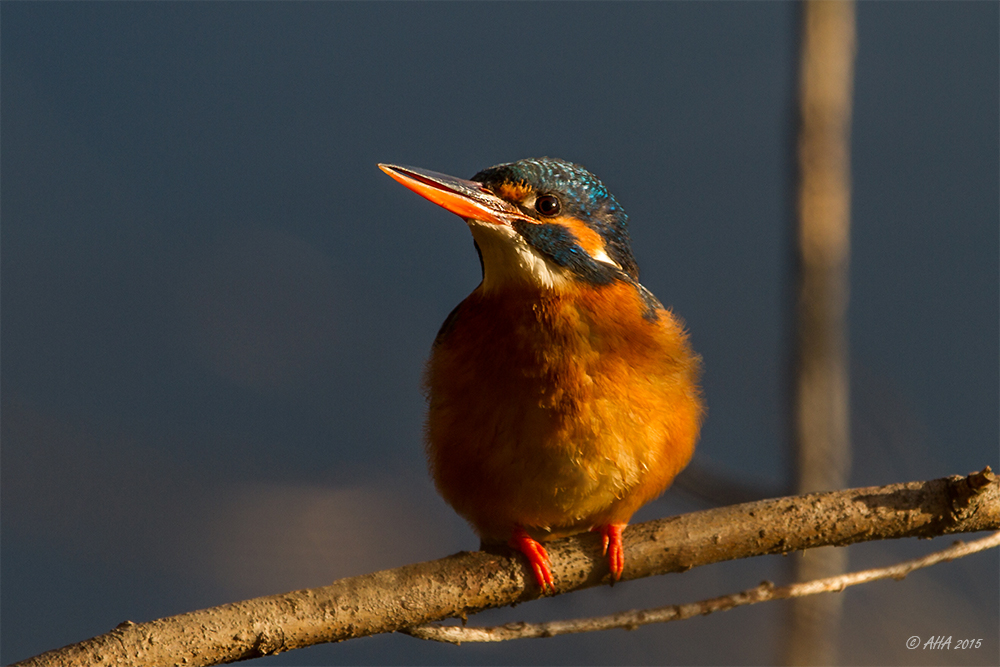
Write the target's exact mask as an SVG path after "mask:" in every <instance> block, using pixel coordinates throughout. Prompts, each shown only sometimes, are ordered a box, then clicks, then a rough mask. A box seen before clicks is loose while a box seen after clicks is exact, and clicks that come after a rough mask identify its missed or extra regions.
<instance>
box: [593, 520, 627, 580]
mask: <svg viewBox="0 0 1000 667" xmlns="http://www.w3.org/2000/svg"><path fill="white" fill-rule="evenodd" d="M625 526H626V524H624V523H609V524H607V525H604V526H595V527H593V528H591V530H593V531H600V533H601V554H602V555H604V556H607V557H608V568H609V569H610V570H611V576H612V577H613V578H614V580H615V581H618V580H619V579H621V578H622V572H624V571H625V546H624V544H622V530H624V529H625Z"/></svg>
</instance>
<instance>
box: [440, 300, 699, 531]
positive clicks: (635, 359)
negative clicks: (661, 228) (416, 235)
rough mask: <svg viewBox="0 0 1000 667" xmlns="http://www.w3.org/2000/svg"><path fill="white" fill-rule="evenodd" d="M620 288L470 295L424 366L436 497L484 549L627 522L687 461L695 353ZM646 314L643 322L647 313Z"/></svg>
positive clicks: (695, 426)
mask: <svg viewBox="0 0 1000 667" xmlns="http://www.w3.org/2000/svg"><path fill="white" fill-rule="evenodd" d="M647 307H648V304H645V303H644V302H643V299H642V298H641V294H640V293H639V292H638V291H637V290H636V288H635V287H634V286H632V285H629V284H627V283H613V284H610V285H607V286H602V287H597V288H592V287H587V288H585V289H579V290H570V291H567V292H564V293H562V294H551V293H550V294H544V293H540V292H538V291H537V290H532V289H529V288H525V289H521V290H510V291H505V292H502V293H483V291H482V290H477V291H476V292H474V293H473V294H472V295H470V296H469V297H468V298H467V299H466V300H465V301H464V302H463V303H462V304H461V305H459V306H458V308H456V309H455V311H454V312H453V313H452V315H451V316H450V318H449V320H448V321H447V322H446V323H445V325H444V327H443V328H442V331H441V333H440V334H439V337H438V339H437V341H436V342H435V344H434V348H433V351H432V354H431V358H430V361H429V363H428V367H427V374H426V385H427V392H428V396H429V400H430V409H429V414H428V420H427V450H428V457H429V459H430V465H431V470H432V471H433V474H434V478H435V481H436V483H437V486H438V489H439V490H440V492H441V494H442V495H443V496H444V497H445V499H446V500H447V501H448V502H449V503H450V504H451V505H452V506H453V507H454V508H455V509H456V511H458V513H459V514H461V515H462V516H463V517H465V518H466V519H467V520H468V521H469V522H470V523H471V524H472V525H473V526H474V527H475V529H476V530H477V532H478V533H479V535H480V536H481V537H482V538H483V539H484V540H485V541H487V542H489V541H507V540H509V539H510V538H511V536H512V534H513V532H514V531H515V529H516V528H518V527H522V528H524V529H525V530H526V531H527V532H528V533H529V534H530V535H531V536H532V537H534V538H535V539H541V540H544V539H546V538H547V537H549V536H558V535H563V534H568V533H573V532H579V531H582V530H587V529H590V528H591V527H594V526H601V525H606V524H624V523H627V522H628V520H629V518H631V516H632V514H633V513H634V512H635V511H636V510H637V509H638V508H639V507H641V506H642V505H643V504H645V503H646V502H648V501H649V500H651V499H652V498H654V497H656V496H658V495H659V494H660V493H661V492H662V491H663V490H664V489H665V488H666V487H667V486H668V485H669V484H670V482H671V481H672V480H673V478H674V476H676V474H677V473H678V472H680V470H682V469H683V468H684V466H685V465H687V463H688V461H689V460H690V458H691V454H692V452H693V450H694V445H695V440H696V439H697V434H698V430H699V426H700V423H701V416H702V407H701V400H700V397H699V392H698V390H697V384H696V381H697V375H698V367H699V364H698V358H697V357H696V356H695V355H694V353H693V352H692V351H691V349H690V347H689V345H688V343H687V338H686V336H685V334H684V332H683V330H682V327H681V325H680V324H679V322H678V321H677V319H676V318H675V317H674V316H673V315H672V314H671V313H669V312H668V311H666V310H663V309H657V310H656V311H655V319H652V320H651V318H649V317H648V314H647V313H646V309H647ZM644 315H647V316H644Z"/></svg>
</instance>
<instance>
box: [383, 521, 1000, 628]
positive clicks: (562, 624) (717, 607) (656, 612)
mask: <svg viewBox="0 0 1000 667" xmlns="http://www.w3.org/2000/svg"><path fill="white" fill-rule="evenodd" d="M996 546H1000V532H996V533H993V534H992V535H990V536H988V537H984V538H982V539H979V540H975V541H973V542H956V543H955V544H953V545H952V546H950V547H948V548H947V549H943V550H941V551H935V552H934V553H931V554H928V555H926V556H923V557H921V558H914V559H913V560H907V561H903V562H901V563H896V564H895V565H890V566H888V567H879V568H874V569H871V570H862V571H859V572H851V573H848V574H841V575H837V576H835V577H827V578H825V579H814V580H813V581H806V582H802V583H797V584H791V585H789V586H780V587H775V585H774V584H772V583H771V582H770V581H764V582H762V583H761V584H760V585H759V586H755V587H754V588H751V589H749V590H745V591H741V592H739V593H733V594H731V595H723V596H721V597H717V598H711V599H708V600H702V601H700V602H691V603H688V604H672V605H668V606H666V607H657V608H655V609H640V610H633V611H623V612H619V613H617V614H609V615H607V616H595V617H592V618H577V619H573V620H570V621H550V622H547V623H524V622H520V623H506V624H504V625H497V626H493V627H488V628H469V627H464V626H458V625H437V624H431V625H418V626H416V627H414V628H406V629H403V630H400V632H405V633H406V634H408V635H410V636H411V637H416V638H417V639H427V640H432V641H438V642H447V643H449V644H461V643H462V642H502V641H508V640H510V639H528V638H534V637H555V636H556V635H569V634H575V633H578V632H595V631H598V630H612V629H614V628H624V629H626V630H634V629H636V628H638V627H639V626H641V625H650V624H652V623H669V622H670V621H683V620H685V619H688V618H692V617H694V616H705V615H707V614H713V613H715V612H717V611H728V610H729V609H733V608H735V607H742V606H744V605H748V604H757V603H758V602H766V601H768V600H784V599H788V598H801V597H806V596H808V595H816V594H818V593H839V592H840V591H842V590H844V589H845V588H847V587H848V586H857V585H858V584H865V583H868V582H869V581H878V580H879V579H889V578H890V577H891V578H893V579H902V578H903V577H905V576H906V575H907V574H909V573H910V572H913V571H914V570H919V569H920V568H924V567H930V566H931V565H936V564H938V563H940V562H942V561H951V560H954V559H956V558H961V557H963V556H968V555H969V554H974V553H977V552H979V551H984V550H985V549H990V548H993V547H996Z"/></svg>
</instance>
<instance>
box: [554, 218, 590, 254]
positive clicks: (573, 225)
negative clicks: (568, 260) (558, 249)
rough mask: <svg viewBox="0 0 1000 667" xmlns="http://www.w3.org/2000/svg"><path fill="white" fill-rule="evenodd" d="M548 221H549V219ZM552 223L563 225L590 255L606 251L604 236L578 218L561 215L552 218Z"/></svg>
mask: <svg viewBox="0 0 1000 667" xmlns="http://www.w3.org/2000/svg"><path fill="white" fill-rule="evenodd" d="M547 222H548V221H547ZM551 223H552V224H556V225H562V226H563V227H565V228H566V229H568V230H569V231H570V232H572V234H573V236H575V237H576V242H577V244H579V246H580V247H581V248H583V249H584V250H585V251H586V252H587V254H588V255H590V256H591V257H594V256H595V255H597V254H598V253H600V252H603V251H604V238H603V237H601V235H600V234H598V233H597V232H595V231H594V230H593V229H591V228H590V227H588V226H587V225H585V224H584V223H583V222H581V221H579V220H577V219H576V218H571V217H569V216H561V217H558V218H552V219H551Z"/></svg>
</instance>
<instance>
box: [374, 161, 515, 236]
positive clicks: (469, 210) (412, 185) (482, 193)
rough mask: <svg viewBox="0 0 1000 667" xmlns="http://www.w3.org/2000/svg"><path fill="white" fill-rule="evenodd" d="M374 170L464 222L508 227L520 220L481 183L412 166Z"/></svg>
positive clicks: (504, 202)
mask: <svg viewBox="0 0 1000 667" xmlns="http://www.w3.org/2000/svg"><path fill="white" fill-rule="evenodd" d="M378 168H379V169H381V170H382V171H384V172H385V173H387V174H389V175H390V176H392V177H393V178H394V179H396V180H397V181H399V182H400V183H402V184H403V185H405V186H406V187H408V188H409V189H411V190H413V191H414V192H416V193H417V194H418V195H420V196H421V197H424V198H425V199H429V200H430V201H432V202H434V203H435V204H437V205H438V206H441V207H443V208H446V209H448V210H449V211H451V212H452V213H454V214H455V215H457V216H459V217H461V218H464V219H465V220H482V221H483V222H491V223H493V224H496V225H509V224H510V223H511V220H513V219H514V218H523V217H524V214H523V213H521V212H520V211H519V210H518V209H517V208H516V207H514V206H513V205H512V204H510V203H508V202H506V201H504V200H503V199H501V198H500V197H497V196H496V195H495V194H493V193H492V192H490V191H489V190H487V189H486V188H484V187H483V186H482V184H481V183H477V182H475V181H467V180H465V179H462V178H455V177H454V176H446V175H445V174H439V173H437V172H436V171H430V170H429V169H417V168H416V167H402V166H400V165H395V164H379V166H378Z"/></svg>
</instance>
